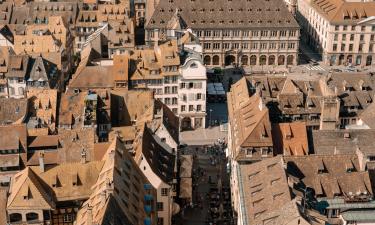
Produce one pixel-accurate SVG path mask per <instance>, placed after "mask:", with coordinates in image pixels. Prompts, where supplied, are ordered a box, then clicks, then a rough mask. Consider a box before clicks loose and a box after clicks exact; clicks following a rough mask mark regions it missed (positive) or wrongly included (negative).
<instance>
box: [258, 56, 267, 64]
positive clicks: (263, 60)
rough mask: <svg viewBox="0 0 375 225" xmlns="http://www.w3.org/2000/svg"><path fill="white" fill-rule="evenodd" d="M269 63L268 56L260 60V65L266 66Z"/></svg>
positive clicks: (261, 57)
mask: <svg viewBox="0 0 375 225" xmlns="http://www.w3.org/2000/svg"><path fill="white" fill-rule="evenodd" d="M266 62H267V56H265V55H261V56H260V58H259V65H266Z"/></svg>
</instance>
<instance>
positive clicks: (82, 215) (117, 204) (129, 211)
mask: <svg viewBox="0 0 375 225" xmlns="http://www.w3.org/2000/svg"><path fill="white" fill-rule="evenodd" d="M103 162H104V165H103V167H102V169H101V171H100V175H99V177H98V179H97V181H96V183H95V185H93V187H92V194H91V195H90V198H89V200H87V201H86V202H85V203H84V204H83V206H82V207H81V209H80V210H79V211H78V213H77V219H76V224H77V225H88V224H89V222H90V221H92V222H93V223H97V224H106V223H107V222H109V221H110V222H115V224H119V225H125V224H139V222H140V221H143V220H144V218H146V212H145V207H144V206H145V204H146V203H145V202H144V201H143V199H144V197H145V195H146V194H148V195H150V196H152V197H153V198H154V197H156V192H155V190H154V189H153V188H150V189H149V190H145V185H146V184H147V183H148V181H147V179H146V177H145V176H144V175H143V173H142V171H140V169H139V168H138V165H137V164H135V162H134V160H133V159H132V158H131V156H130V155H129V154H128V152H127V150H126V149H125V148H124V146H123V145H122V143H121V142H120V141H119V140H118V139H115V140H113V141H112V142H111V145H110V146H109V147H108V149H107V152H106V153H105V155H104V158H103ZM123 173H124V174H127V175H126V176H124V174H123ZM136 180H138V181H136ZM130 194H131V195H132V196H131V197H129V195H130ZM129 206H130V207H129ZM154 222H155V221H154ZM154 222H152V224H153V223H154Z"/></svg>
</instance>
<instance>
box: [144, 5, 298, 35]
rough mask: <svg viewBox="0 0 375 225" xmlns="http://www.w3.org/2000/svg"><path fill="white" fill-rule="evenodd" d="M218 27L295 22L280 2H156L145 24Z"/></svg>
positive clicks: (294, 26) (259, 25)
mask: <svg viewBox="0 0 375 225" xmlns="http://www.w3.org/2000/svg"><path fill="white" fill-rule="evenodd" d="M174 27H176V28H186V27H190V28H192V29H208V28H212V29H222V28H229V29H233V28H257V27H262V28H264V27H288V28H290V27H292V28H298V27H299V26H298V24H297V22H296V20H295V19H294V18H293V16H292V15H291V14H290V13H289V11H288V9H287V7H286V6H285V4H284V2H283V1H281V0H280V1H262V0H252V1H245V0H241V1H228V0H213V1H195V0H193V1H190V2H189V4H186V1H183V0H174V1H173V2H172V3H170V2H169V1H166V0H165V1H160V3H159V4H158V5H157V6H156V8H155V11H154V13H153V15H152V17H151V19H150V20H149V21H148V23H147V25H146V29H149V28H150V29H155V28H169V29H171V28H174Z"/></svg>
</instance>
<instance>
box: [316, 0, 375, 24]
mask: <svg viewBox="0 0 375 225" xmlns="http://www.w3.org/2000/svg"><path fill="white" fill-rule="evenodd" d="M310 4H311V6H312V7H313V8H314V9H315V10H316V11H317V12H318V13H319V14H320V15H322V16H323V17H325V18H326V19H327V20H328V21H329V22H331V23H333V24H357V23H358V22H359V21H362V20H366V19H367V18H369V17H372V16H375V3H374V2H371V1H370V2H350V1H341V0H313V1H311V3H310Z"/></svg>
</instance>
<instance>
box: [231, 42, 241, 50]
mask: <svg viewBox="0 0 375 225" xmlns="http://www.w3.org/2000/svg"><path fill="white" fill-rule="evenodd" d="M239 47H240V44H239V43H233V44H232V49H239Z"/></svg>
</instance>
